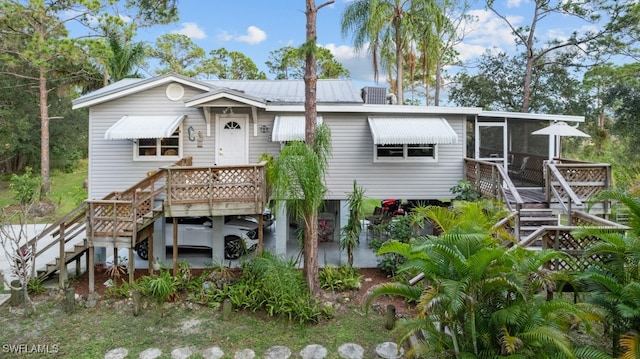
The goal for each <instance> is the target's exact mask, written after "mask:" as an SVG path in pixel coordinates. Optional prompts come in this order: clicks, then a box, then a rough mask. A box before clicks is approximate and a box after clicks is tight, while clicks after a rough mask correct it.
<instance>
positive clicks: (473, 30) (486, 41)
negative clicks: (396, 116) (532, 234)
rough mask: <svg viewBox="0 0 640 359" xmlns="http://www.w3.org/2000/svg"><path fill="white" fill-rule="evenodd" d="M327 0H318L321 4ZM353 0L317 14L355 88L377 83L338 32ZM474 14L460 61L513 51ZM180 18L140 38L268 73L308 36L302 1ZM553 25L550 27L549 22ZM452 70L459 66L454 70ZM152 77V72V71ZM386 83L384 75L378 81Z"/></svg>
mask: <svg viewBox="0 0 640 359" xmlns="http://www.w3.org/2000/svg"><path fill="white" fill-rule="evenodd" d="M322 2H324V1H323V0H317V1H316V4H321V3H322ZM347 2H349V0H336V1H335V3H334V4H333V5H331V6H328V7H324V8H322V9H321V10H320V12H319V13H318V18H317V32H318V43H319V44H320V45H321V46H324V47H326V48H328V49H329V50H331V52H332V53H333V55H334V57H335V58H336V59H337V60H338V61H340V62H341V63H342V64H343V65H344V66H345V67H347V69H348V70H349V71H350V72H351V76H352V79H353V80H354V82H355V84H356V87H357V88H360V87H363V86H375V85H376V84H375V82H373V70H372V66H371V61H370V60H369V59H368V58H367V56H366V52H363V53H361V54H360V55H359V54H357V53H356V52H355V51H354V49H353V46H352V40H351V38H350V37H346V38H345V37H343V36H342V34H341V32H340V20H341V16H342V13H343V11H344V8H345V5H346V3H347ZM496 4H497V6H498V7H499V8H500V9H501V12H502V13H503V14H506V15H507V16H508V17H509V18H510V19H511V20H512V21H513V23H514V24H525V23H526V22H527V21H529V20H528V16H527V14H528V13H531V12H532V10H533V0H496ZM471 6H472V9H473V10H472V11H471V12H470V14H471V15H473V16H475V17H476V18H477V19H478V21H477V22H476V23H474V24H473V25H472V26H471V27H469V28H467V31H466V32H467V33H468V34H467V35H466V37H465V40H464V42H463V43H461V44H460V45H458V46H457V50H458V51H459V52H460V57H461V59H462V60H465V61H469V60H473V59H474V58H476V57H477V56H479V55H480V54H482V53H483V52H484V51H485V50H486V49H488V48H492V47H496V48H501V49H504V50H506V51H514V50H515V46H514V43H513V38H512V36H511V34H510V30H509V28H508V26H507V25H506V24H505V23H504V22H503V21H502V20H501V19H499V18H498V17H497V16H496V15H495V14H493V13H492V12H490V11H489V10H487V9H485V8H484V2H483V1H478V2H476V3H472V5H471ZM179 9H180V20H179V21H178V22H177V23H175V24H171V25H167V26H156V27H154V28H152V29H144V30H141V31H140V33H139V39H140V40H144V41H149V42H153V41H154V39H155V38H156V37H157V36H159V35H161V34H163V33H170V32H172V33H181V34H185V35H188V36H189V37H191V38H192V39H193V40H194V41H195V43H196V44H198V45H199V46H200V47H202V48H203V49H205V51H206V52H207V53H208V52H209V51H210V50H213V49H217V48H221V47H224V48H226V49H227V50H229V51H239V52H242V53H243V54H245V55H247V56H248V57H250V58H251V59H252V60H253V61H254V62H255V63H256V65H257V66H258V67H259V68H260V69H261V70H263V71H264V72H265V73H266V74H267V77H269V78H272V77H273V75H272V74H270V73H269V72H268V69H267V67H266V65H264V63H265V61H267V59H268V56H269V53H270V52H271V51H274V50H277V49H279V48H281V47H283V46H287V45H291V46H298V45H300V44H302V43H303V41H304V38H305V22H306V18H305V14H304V11H305V1H304V0H295V1H293V0H275V1H266V0H233V1H228V0H207V1H195V0H180V1H179ZM550 20H551V21H549V20H547V21H546V22H545V23H544V24H541V25H543V26H544V27H541V28H540V29H539V32H538V34H539V39H540V40H544V39H545V38H548V37H550V36H559V37H563V36H565V34H569V33H570V31H572V30H574V27H573V26H572V23H571V21H569V19H566V18H565V19H562V18H560V19H556V20H553V19H550ZM549 23H551V24H552V25H551V26H549ZM452 70H453V71H454V70H455V69H452ZM150 75H151V74H150ZM379 85H380V86H386V83H385V82H384V78H381V81H380V82H379Z"/></svg>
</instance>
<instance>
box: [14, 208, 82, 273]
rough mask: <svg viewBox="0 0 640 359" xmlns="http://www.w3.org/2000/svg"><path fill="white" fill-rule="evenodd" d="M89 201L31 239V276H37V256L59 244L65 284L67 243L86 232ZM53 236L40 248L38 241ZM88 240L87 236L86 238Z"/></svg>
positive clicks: (27, 245)
mask: <svg viewBox="0 0 640 359" xmlns="http://www.w3.org/2000/svg"><path fill="white" fill-rule="evenodd" d="M87 207H88V206H87V203H86V202H82V203H81V204H80V205H79V206H78V207H76V208H74V209H73V210H71V212H69V213H67V214H66V215H65V216H63V217H62V218H60V219H59V220H57V221H56V222H54V223H53V224H51V225H49V226H47V227H46V228H45V229H44V230H42V231H41V232H40V233H38V234H37V235H35V236H34V237H33V238H32V239H30V240H29V241H28V242H27V243H26V244H25V246H26V247H29V248H30V251H31V253H32V255H31V260H32V266H31V271H32V272H31V276H32V278H35V277H36V267H37V264H36V263H37V258H38V257H39V256H41V255H43V254H44V253H45V252H47V251H48V250H49V249H51V248H52V247H54V246H55V245H58V246H59V248H60V259H59V266H60V268H59V270H60V276H59V278H60V285H63V284H64V281H65V280H66V265H67V260H66V258H65V247H66V244H67V243H69V242H70V241H72V240H73V239H75V238H76V237H78V236H82V235H84V234H86V211H87ZM49 236H51V238H52V240H51V242H49V243H48V244H47V245H45V246H43V247H41V248H38V243H39V242H40V241H41V240H43V239H44V238H47V237H49ZM84 241H86V238H85V239H84Z"/></svg>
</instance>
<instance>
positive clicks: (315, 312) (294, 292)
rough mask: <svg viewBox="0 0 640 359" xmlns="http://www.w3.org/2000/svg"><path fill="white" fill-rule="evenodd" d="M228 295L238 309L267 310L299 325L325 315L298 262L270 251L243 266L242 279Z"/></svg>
mask: <svg viewBox="0 0 640 359" xmlns="http://www.w3.org/2000/svg"><path fill="white" fill-rule="evenodd" d="M228 296H229V298H230V299H231V302H232V303H233V304H234V305H235V306H236V307H239V308H245V309H250V310H253V311H257V310H264V311H266V313H267V314H268V315H270V316H276V315H278V316H284V317H286V318H288V319H289V320H297V321H298V322H299V323H309V322H311V323H313V322H317V321H318V320H319V319H320V316H321V313H322V311H321V309H320V308H319V306H318V302H317V300H316V299H315V298H314V297H313V296H312V295H311V293H310V292H309V289H308V288H307V286H306V285H305V280H304V278H303V276H302V273H300V271H299V270H298V268H297V266H296V264H295V262H293V261H291V260H284V259H282V258H280V257H278V256H276V255H274V254H272V253H270V252H268V251H264V252H263V253H262V254H261V255H259V256H256V258H254V259H253V260H252V261H251V262H246V263H244V264H243V265H242V276H241V277H240V279H239V280H238V282H236V283H234V284H233V285H232V286H231V287H230V288H229V292H228Z"/></svg>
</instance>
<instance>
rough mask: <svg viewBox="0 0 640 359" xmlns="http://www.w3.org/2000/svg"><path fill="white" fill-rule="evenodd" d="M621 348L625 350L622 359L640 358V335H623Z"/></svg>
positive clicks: (634, 333)
mask: <svg viewBox="0 0 640 359" xmlns="http://www.w3.org/2000/svg"><path fill="white" fill-rule="evenodd" d="M620 347H622V348H623V349H624V352H623V353H622V355H621V356H620V359H637V358H640V335H638V333H637V332H631V333H627V334H625V335H623V336H622V337H621V338H620Z"/></svg>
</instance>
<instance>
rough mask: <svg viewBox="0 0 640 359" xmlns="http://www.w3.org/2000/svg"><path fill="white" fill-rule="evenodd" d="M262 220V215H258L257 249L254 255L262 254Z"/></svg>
mask: <svg viewBox="0 0 640 359" xmlns="http://www.w3.org/2000/svg"><path fill="white" fill-rule="evenodd" d="M263 226H264V218H263V217H262V214H260V215H258V248H257V250H256V253H257V254H258V255H260V254H262V249H263V246H264V227H263Z"/></svg>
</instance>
